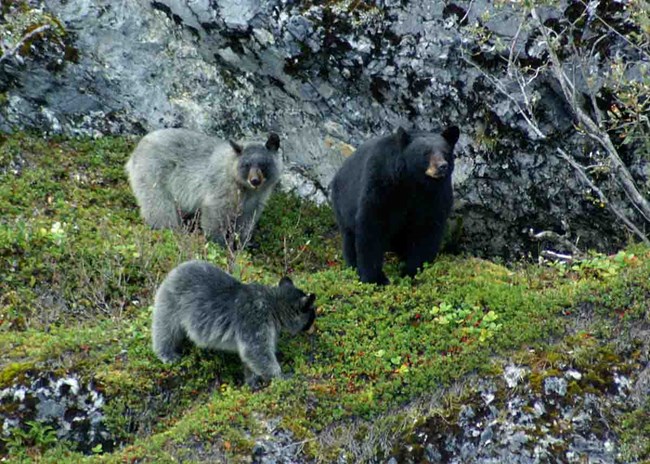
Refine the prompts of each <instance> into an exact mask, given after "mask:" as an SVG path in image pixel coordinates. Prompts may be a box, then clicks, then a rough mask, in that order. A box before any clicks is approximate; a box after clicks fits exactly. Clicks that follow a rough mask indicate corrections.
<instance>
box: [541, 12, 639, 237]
mask: <svg viewBox="0 0 650 464" xmlns="http://www.w3.org/2000/svg"><path fill="white" fill-rule="evenodd" d="M530 11H531V15H532V17H533V19H535V21H536V22H537V24H538V26H539V28H540V31H541V33H542V36H543V37H544V40H545V44H546V50H547V51H548V53H549V57H550V59H551V62H552V66H551V72H552V73H553V75H554V76H555V78H556V80H557V81H558V83H559V84H560V88H561V89H562V93H563V94H564V97H565V98H566V100H567V101H568V102H569V106H570V107H571V110H572V111H573V112H574V114H575V116H576V118H577V120H578V123H580V124H581V125H582V126H583V127H584V128H585V129H586V133H587V135H588V136H589V137H590V138H592V139H593V140H595V141H597V142H598V143H599V144H600V145H601V146H602V147H603V148H604V149H605V151H606V152H607V155H608V159H609V160H610V162H611V163H612V167H613V170H614V174H615V179H616V180H617V182H618V183H619V184H620V186H621V187H622V189H623V191H624V192H625V194H626V196H627V198H628V200H629V201H630V203H631V204H632V205H633V206H634V207H635V208H636V209H637V211H639V213H640V214H641V215H642V216H643V217H644V219H645V220H646V221H648V222H650V202H648V200H647V199H646V198H645V197H644V196H643V195H642V194H641V193H640V191H639V189H638V188H637V186H636V183H635V182H634V179H633V178H632V175H631V174H630V172H629V170H628V169H627V167H626V166H625V164H624V163H623V161H622V160H621V158H620V156H619V154H618V151H617V150H616V147H614V144H613V143H612V141H611V139H610V138H609V135H607V133H606V132H604V131H603V130H601V129H600V128H599V127H598V125H597V124H596V123H595V122H594V120H593V119H591V117H590V116H589V115H588V114H587V113H585V112H584V111H583V110H582V108H581V107H580V105H579V104H578V102H577V101H576V98H575V86H574V84H573V82H572V81H571V79H570V78H569V77H568V76H567V75H566V73H565V72H564V70H563V67H562V63H561V61H560V59H559V57H558V55H557V53H556V52H555V50H554V48H553V46H552V45H551V38H550V35H549V31H550V30H549V29H548V28H547V27H546V26H544V24H543V23H542V21H541V19H540V17H539V15H538V14H537V10H536V9H535V8H534V7H533V8H531V10H530ZM565 154H566V153H565ZM567 157H568V155H567ZM628 222H629V221H628ZM626 225H628V224H626ZM628 227H629V225H628ZM635 228H636V227H635ZM636 230H637V231H638V229H636ZM639 232H640V231H639ZM642 235H643V236H644V237H645V235H644V234H642ZM644 241H647V238H645V240H644Z"/></svg>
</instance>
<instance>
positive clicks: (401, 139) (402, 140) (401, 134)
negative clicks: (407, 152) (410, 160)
mask: <svg viewBox="0 0 650 464" xmlns="http://www.w3.org/2000/svg"><path fill="white" fill-rule="evenodd" d="M395 138H396V139H397V143H398V144H399V146H400V147H401V148H404V147H405V146H407V145H408V144H409V143H411V136H410V135H409V134H408V132H406V129H404V128H403V127H402V126H399V128H398V129H397V132H396V133H395Z"/></svg>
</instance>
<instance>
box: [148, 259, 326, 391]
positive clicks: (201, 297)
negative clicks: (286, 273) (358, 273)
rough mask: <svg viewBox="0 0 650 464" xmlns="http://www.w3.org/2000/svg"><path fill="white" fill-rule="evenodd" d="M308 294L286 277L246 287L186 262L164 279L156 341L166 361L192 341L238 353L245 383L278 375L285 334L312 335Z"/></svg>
mask: <svg viewBox="0 0 650 464" xmlns="http://www.w3.org/2000/svg"><path fill="white" fill-rule="evenodd" d="M314 298H315V296H314V295H307V294H305V293H304V292H303V291H301V290H299V289H298V288H296V287H295V286H294V285H293V282H291V280H290V279H288V278H286V277H284V278H283V279H282V280H281V281H280V284H279V285H278V286H277V287H268V286H264V285H259V284H248V285H246V284H243V283H241V282H239V281H237V280H236V279H235V278H233V277H232V276H230V275H229V274H227V273H226V272H224V271H222V270H221V269H219V268H218V267H216V266H213V265H212V264H210V263H207V262H205V261H188V262H185V263H183V264H181V265H179V266H178V267H176V268H175V269H174V270H172V271H171V272H170V273H169V275H167V277H166V278H165V280H164V281H163V283H162V284H161V285H160V288H158V291H157V293H156V298H155V303H154V310H153V324H152V338H153V350H154V352H155V353H156V356H158V358H159V359H160V360H162V361H164V362H173V361H175V360H177V359H178V358H179V357H180V347H181V344H182V342H183V340H184V339H186V338H189V339H190V340H191V341H192V342H193V343H194V344H196V345H197V346H199V347H201V348H211V349H215V350H222V351H231V352H236V353H239V357H240V358H241V360H242V362H243V363H244V366H245V371H246V379H247V382H248V383H249V384H251V385H255V383H256V382H257V380H259V378H261V379H264V380H268V379H271V378H273V377H277V376H279V375H280V365H279V364H278V361H277V359H276V357H275V348H276V345H277V339H278V334H279V333H280V331H281V330H284V331H287V332H289V333H291V334H294V335H295V334H297V333H298V332H300V331H301V330H308V329H309V328H310V327H311V325H312V324H313V321H314V318H315V317H316V313H315V310H314V307H313V303H314Z"/></svg>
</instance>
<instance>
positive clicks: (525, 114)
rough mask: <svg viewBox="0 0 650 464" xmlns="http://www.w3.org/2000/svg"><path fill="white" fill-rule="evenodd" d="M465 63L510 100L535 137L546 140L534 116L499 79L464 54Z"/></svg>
mask: <svg viewBox="0 0 650 464" xmlns="http://www.w3.org/2000/svg"><path fill="white" fill-rule="evenodd" d="M462 58H463V61H465V62H466V63H467V64H469V65H471V66H473V67H474V68H475V69H476V70H477V71H478V72H480V73H481V75H482V76H483V77H485V78H486V79H487V80H488V81H490V83H491V84H492V85H494V86H495V87H496V88H497V90H498V91H499V92H501V94H503V95H504V96H505V97H506V98H507V99H508V100H510V101H511V102H512V103H513V104H514V105H515V106H516V107H517V112H518V113H519V114H520V115H521V116H522V117H523V118H524V119H525V120H526V122H527V123H528V126H529V127H530V128H531V129H532V130H533V131H534V132H535V135H537V136H538V137H539V138H540V139H545V138H546V135H545V134H544V133H543V132H542V131H541V129H540V128H539V126H538V125H537V122H535V117H534V116H533V115H532V113H529V111H527V109H526V108H525V107H522V106H521V104H520V103H519V102H518V101H517V99H515V98H514V97H513V96H512V93H511V92H509V91H508V89H506V88H505V87H504V86H503V84H502V83H501V82H499V81H498V80H497V79H495V78H494V77H492V76H490V75H489V74H488V73H486V72H485V71H483V69H482V68H481V67H480V66H479V65H478V64H476V63H474V61H472V60H471V59H469V58H468V57H466V56H465V55H464V54H463V56H462Z"/></svg>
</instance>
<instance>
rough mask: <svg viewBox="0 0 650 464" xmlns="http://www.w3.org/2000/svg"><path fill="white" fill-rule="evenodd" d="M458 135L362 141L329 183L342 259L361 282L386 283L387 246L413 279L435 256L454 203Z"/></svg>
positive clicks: (401, 133) (400, 134) (451, 131)
mask: <svg viewBox="0 0 650 464" xmlns="http://www.w3.org/2000/svg"><path fill="white" fill-rule="evenodd" d="M459 135H460V132H459V130H458V127H456V126H451V127H448V128H447V129H445V130H444V131H443V132H442V133H441V134H432V133H426V132H409V131H406V130H404V129H403V128H401V127H400V128H399V129H398V131H397V132H396V133H395V134H391V135H387V136H384V137H380V138H375V139H372V140H369V141H368V142H366V143H364V144H363V145H361V146H360V147H359V148H358V149H357V151H356V152H354V153H353V154H352V156H350V157H349V158H348V159H347V160H345V162H344V163H343V166H341V169H339V171H338V172H337V173H336V175H335V176H334V180H333V181H332V203H333V206H334V211H335V213H336V221H337V223H338V226H339V230H340V231H341V234H342V235H343V257H344V258H345V261H346V263H347V264H348V265H350V266H352V267H355V268H357V271H358V273H359V277H360V278H361V281H362V282H372V283H377V284H382V285H384V284H387V283H389V281H388V278H387V277H386V275H385V274H384V272H383V270H382V266H383V259H384V253H385V252H386V251H394V252H396V253H397V255H398V256H399V258H400V260H402V261H403V262H404V263H405V268H404V271H405V273H406V274H407V275H410V276H413V275H415V273H416V272H417V270H418V268H420V267H421V266H422V264H424V263H425V262H427V261H431V260H432V259H434V258H435V257H436V255H437V253H438V249H439V248H440V242H441V240H442V235H443V232H444V228H445V222H446V220H447V217H448V216H449V213H450V211H451V207H452V204H453V191H452V185H451V174H452V172H453V170H454V157H453V150H454V146H455V145H456V142H457V141H458V136H459Z"/></svg>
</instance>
